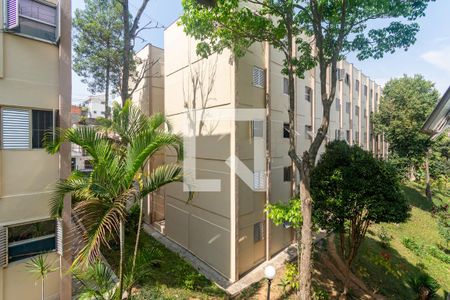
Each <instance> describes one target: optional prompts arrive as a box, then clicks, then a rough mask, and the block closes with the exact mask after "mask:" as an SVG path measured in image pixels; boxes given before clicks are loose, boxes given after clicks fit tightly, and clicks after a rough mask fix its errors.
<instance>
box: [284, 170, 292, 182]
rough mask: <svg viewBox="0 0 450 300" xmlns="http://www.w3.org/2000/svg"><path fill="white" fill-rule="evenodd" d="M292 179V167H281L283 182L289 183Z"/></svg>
mask: <svg viewBox="0 0 450 300" xmlns="http://www.w3.org/2000/svg"><path fill="white" fill-rule="evenodd" d="M292 178H293V172H292V166H285V167H283V182H291V181H292Z"/></svg>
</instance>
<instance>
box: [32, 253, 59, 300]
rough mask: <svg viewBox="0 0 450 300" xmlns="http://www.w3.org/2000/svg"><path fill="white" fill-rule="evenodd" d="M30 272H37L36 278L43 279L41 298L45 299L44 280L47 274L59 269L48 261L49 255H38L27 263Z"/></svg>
mask: <svg viewBox="0 0 450 300" xmlns="http://www.w3.org/2000/svg"><path fill="white" fill-rule="evenodd" d="M27 268H28V272H30V273H32V274H35V275H36V278H37V279H38V280H40V281H41V299H42V300H44V299H45V286H44V282H45V279H46V278H47V276H48V275H49V274H50V273H52V272H55V271H56V270H57V269H56V268H55V267H53V264H52V263H49V262H47V256H44V255H42V254H41V255H38V256H34V257H33V258H31V260H30V261H29V262H28V263H27Z"/></svg>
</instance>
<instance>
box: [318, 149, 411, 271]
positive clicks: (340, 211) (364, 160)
mask: <svg viewBox="0 0 450 300" xmlns="http://www.w3.org/2000/svg"><path fill="white" fill-rule="evenodd" d="M311 194H312V196H313V199H314V204H313V206H314V214H313V215H314V221H315V222H316V224H317V225H318V226H320V227H321V228H323V229H326V230H327V231H328V232H337V233H338V234H339V239H340V249H341V254H342V256H343V258H344V259H345V262H346V264H347V267H348V268H349V269H350V267H351V265H352V262H353V260H354V258H355V256H356V254H357V253H358V249H359V246H360V245H361V242H362V241H363V239H364V237H365V235H366V232H367V229H368V228H369V226H370V225H371V224H375V223H380V222H395V223H399V222H404V221H405V220H406V219H407V218H408V211H409V206H408V204H407V202H406V198H405V196H404V195H403V192H402V190H401V185H400V180H399V178H398V176H397V174H396V171H395V169H394V168H393V167H392V166H390V165H389V164H388V163H387V162H385V161H381V160H378V159H376V158H374V157H373V155H372V154H371V153H370V152H367V151H364V150H363V149H361V148H360V147H358V146H349V145H348V144H347V143H346V142H344V141H334V142H331V143H330V144H328V145H327V146H326V150H325V153H324V154H323V155H322V156H321V157H320V159H319V161H318V163H317V166H316V167H315V168H314V171H313V172H312V174H311Z"/></svg>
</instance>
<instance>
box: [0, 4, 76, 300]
mask: <svg viewBox="0 0 450 300" xmlns="http://www.w3.org/2000/svg"><path fill="white" fill-rule="evenodd" d="M0 7H1V10H0V174H1V175H0V300H15V299H40V298H41V286H40V284H38V283H37V282H36V277H35V276H34V275H32V274H30V273H29V272H27V263H28V262H29V261H30V258H32V257H34V256H36V255H37V254H40V253H46V257H47V261H48V262H49V263H52V265H53V267H55V268H56V271H54V272H52V273H50V274H49V276H48V277H47V278H46V280H45V298H46V299H69V298H70V297H71V278H70V276H66V267H67V265H68V264H70V260H71V254H70V251H68V247H69V246H70V243H69V242H68V240H67V239H66V237H63V236H62V232H63V227H64V229H68V227H67V226H68V224H70V219H68V220H69V221H68V222H67V219H65V221H64V222H63V221H55V220H54V219H51V218H50V215H49V200H50V198H51V187H52V185H53V184H54V183H55V182H56V181H57V180H58V179H59V178H64V177H65V176H67V174H68V172H69V171H70V147H68V145H65V146H63V147H62V149H61V151H60V154H59V155H49V154H47V153H46V151H45V149H44V148H43V143H42V138H43V137H44V134H45V132H53V133H54V132H55V130H54V129H55V128H56V127H59V126H61V127H67V126H70V102H71V100H70V95H71V75H70V74H71V73H70V72H71V68H70V66H71V56H70V51H71V44H70V43H71V24H70V23H71V21H70V19H71V8H70V1H69V0H61V1H60V2H58V1H57V0H48V1H41V0H39V1H37V0H0ZM68 200H70V199H68ZM69 204H70V202H69ZM67 208H68V210H69V211H70V205H67ZM66 250H67V251H66ZM61 254H64V255H63V256H61ZM61 266H63V267H62V268H61Z"/></svg>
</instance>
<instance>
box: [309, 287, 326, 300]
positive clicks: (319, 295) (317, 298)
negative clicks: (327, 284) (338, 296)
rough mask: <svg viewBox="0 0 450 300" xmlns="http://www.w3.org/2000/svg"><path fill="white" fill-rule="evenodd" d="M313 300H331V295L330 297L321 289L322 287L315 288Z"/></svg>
mask: <svg viewBox="0 0 450 300" xmlns="http://www.w3.org/2000/svg"><path fill="white" fill-rule="evenodd" d="M313 299H314V300H328V299H330V295H328V292H327V291H326V290H324V289H323V288H321V287H320V286H316V285H315V286H314V287H313Z"/></svg>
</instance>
